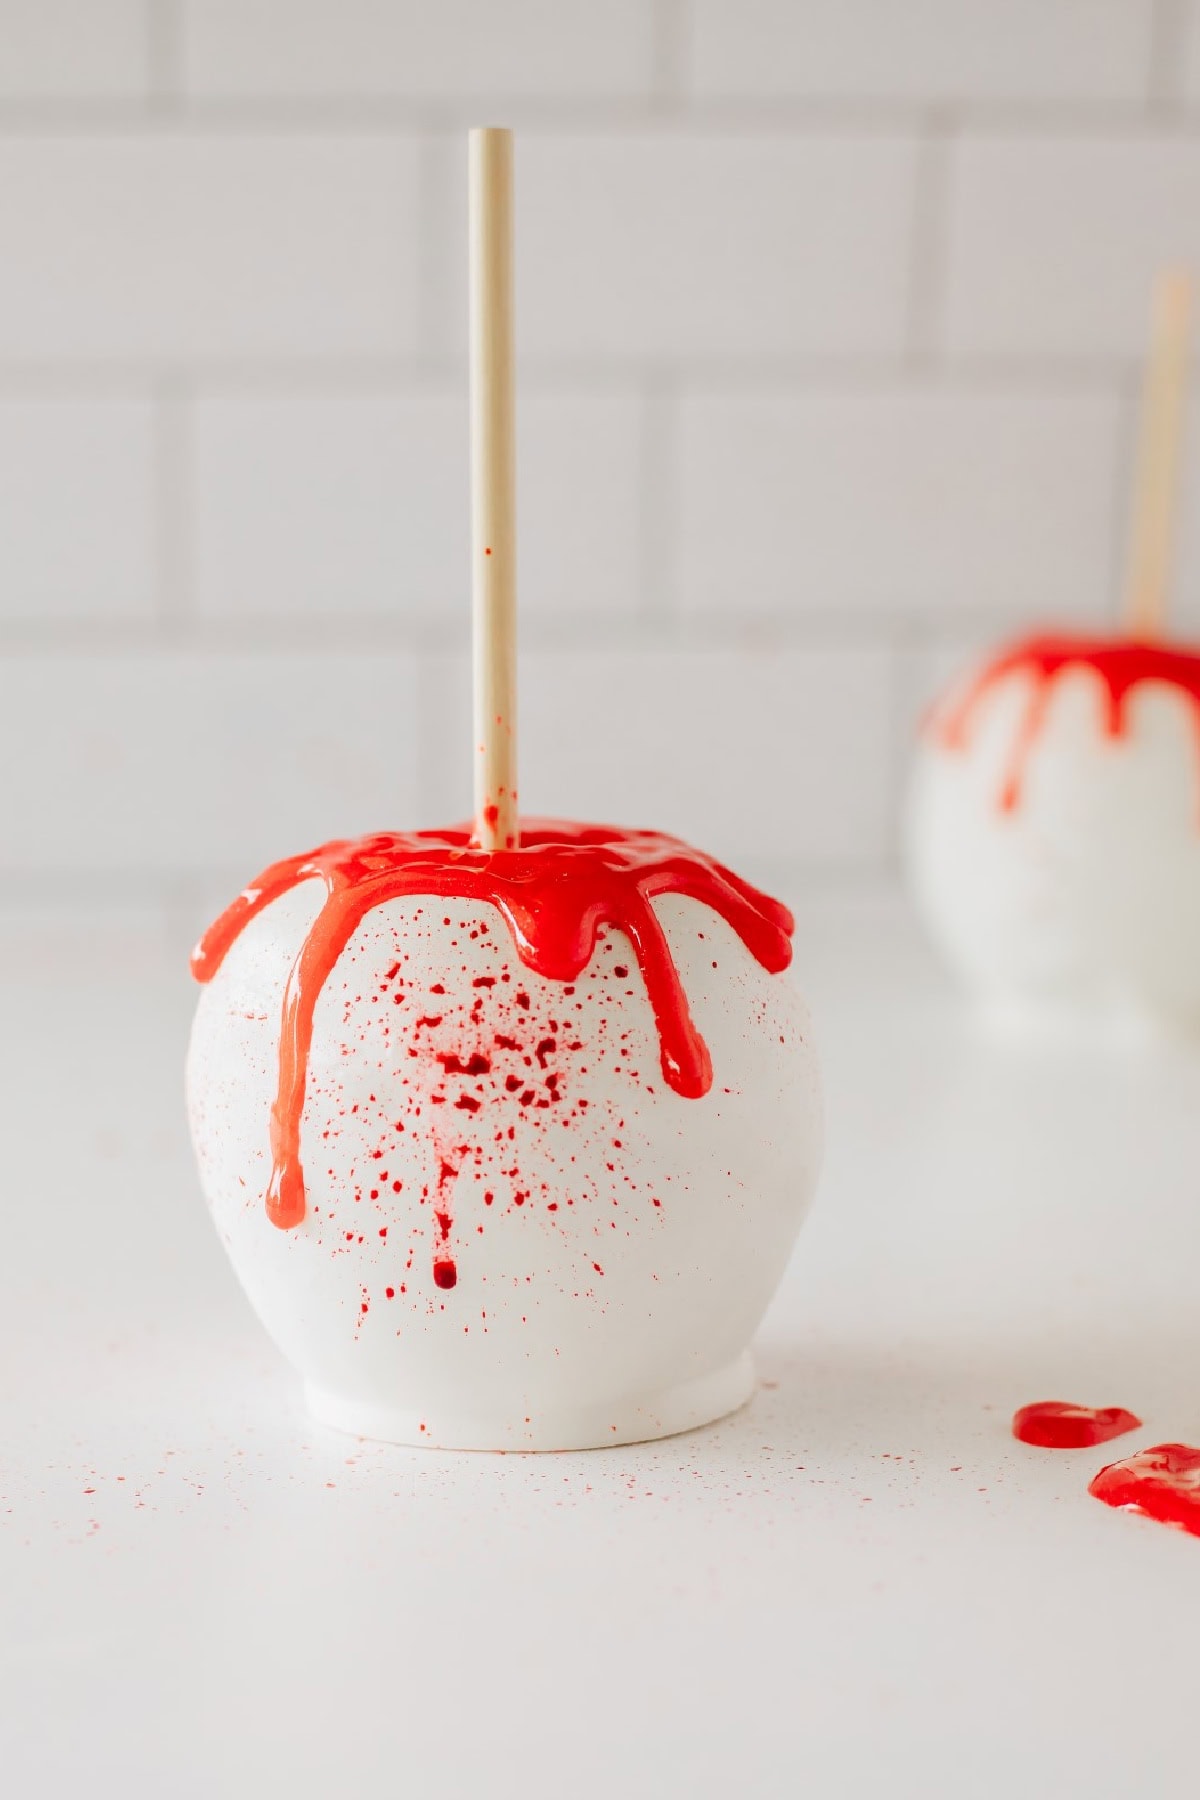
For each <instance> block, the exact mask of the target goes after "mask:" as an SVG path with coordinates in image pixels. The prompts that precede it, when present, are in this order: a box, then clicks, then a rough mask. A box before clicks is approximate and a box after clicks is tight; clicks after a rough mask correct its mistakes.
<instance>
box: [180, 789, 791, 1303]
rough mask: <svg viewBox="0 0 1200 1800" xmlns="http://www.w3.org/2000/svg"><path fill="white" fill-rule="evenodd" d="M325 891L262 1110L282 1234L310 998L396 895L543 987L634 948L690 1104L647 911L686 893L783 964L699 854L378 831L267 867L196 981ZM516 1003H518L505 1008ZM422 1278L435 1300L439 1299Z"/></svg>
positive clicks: (682, 1043)
mask: <svg viewBox="0 0 1200 1800" xmlns="http://www.w3.org/2000/svg"><path fill="white" fill-rule="evenodd" d="M313 880H316V881H322V882H324V884H325V890H326V899H325V904H324V906H323V907H322V909H321V911H320V913H319V914H318V916H317V918H316V920H315V922H314V924H313V925H312V927H311V929H310V930H309V933H308V936H307V937H306V938H305V940H304V944H303V946H302V947H301V950H300V954H299V956H298V957H297V958H296V961H295V964H294V966H293V968H292V972H291V974H290V975H289V977H288V983H287V988H286V990H285V993H284V999H283V1017H282V1021H281V1025H280V1036H279V1087H278V1092H277V1095H276V1099H275V1103H274V1105H273V1106H272V1108H271V1153H272V1171H271V1179H270V1184H269V1186H268V1189H267V1195H266V1205H267V1216H268V1217H269V1218H270V1220H271V1221H272V1223H273V1224H275V1225H278V1226H279V1227H280V1228H281V1229H283V1230H290V1229H291V1228H292V1227H294V1226H296V1225H299V1224H300V1223H301V1221H302V1220H303V1218H304V1213H305V1199H304V1174H303V1170H302V1168H301V1163H300V1120H301V1116H302V1114H303V1111H304V1090H305V1083H306V1081H307V1075H308V1055H309V1049H310V1047H311V1043H312V1028H313V1016H314V1013H315V1011H316V1005H317V1000H318V998H319V997H320V993H321V990H322V988H323V987H324V985H325V983H326V981H327V980H328V979H329V977H330V975H331V974H332V972H333V969H334V967H335V965H336V963H337V960H338V958H339V957H340V956H341V954H342V952H343V950H344V949H345V948H346V946H347V944H348V943H349V942H350V939H351V938H352V937H353V935H354V933H355V931H356V930H357V929H358V927H359V925H360V924H361V923H362V921H363V919H364V918H365V917H366V916H367V914H368V913H370V912H371V911H373V910H374V908H375V907H377V906H382V905H384V904H385V903H386V902H387V901H389V900H395V899H397V898H399V897H401V896H406V895H426V894H428V895H434V894H436V895H439V896H442V897H443V898H446V899H456V900H474V901H485V902H487V903H488V904H489V905H491V906H494V907H495V908H496V909H497V911H498V912H499V913H500V915H501V917H502V918H503V919H504V921H505V923H506V925H507V926H508V928H509V931H510V932H511V933H512V939H513V943H514V946H515V948H516V952H517V955H518V956H519V957H520V958H521V961H522V962H523V963H525V965H526V966H527V967H528V968H530V969H533V970H534V971H536V973H537V974H539V975H541V976H543V977H545V978H546V979H547V980H550V981H562V982H572V981H574V980H576V979H577V977H578V976H579V975H581V974H582V973H583V970H584V969H585V968H586V967H587V964H588V963H589V961H590V960H591V957H592V953H593V951H594V950H595V948H596V940H597V937H598V935H599V933H600V930H601V928H602V927H603V926H612V927H613V928H615V929H616V930H619V931H622V932H624V933H625V935H626V936H627V937H628V938H629V940H630V942H631V943H632V945H633V948H634V953H635V955H636V956H637V960H638V966H639V968H640V970H641V975H642V980H643V982H644V983H645V988H646V994H647V997H648V999H649V1001H650V1005H651V1008H652V1009H653V1012H654V1018H655V1022H656V1024H657V1027H658V1035H659V1045H660V1052H661V1060H662V1070H663V1076H664V1078H665V1080H666V1082H667V1084H668V1085H669V1086H670V1087H672V1088H673V1089H674V1090H675V1092H676V1093H678V1094H682V1095H684V1096H685V1097H686V1098H688V1099H698V1098H700V1096H701V1095H703V1094H706V1093H707V1092H708V1090H709V1088H710V1087H711V1085H712V1065H711V1062H710V1060H709V1055H708V1049H707V1046H706V1045H705V1042H704V1039H703V1038H702V1037H701V1036H700V1033H699V1032H698V1031H697V1030H696V1027H695V1025H694V1024H693V1023H692V1018H691V1014H690V1013H689V1011H688V1004H687V997H686V995H685V994H684V992H683V987H682V984H681V982H680V980H679V973H678V971H677V969H676V967H675V964H674V961H673V959H672V956H671V950H670V946H669V944H668V943H667V939H666V936H665V934H664V932H663V929H662V926H661V925H660V924H659V922H658V919H657V917H656V916H655V913H654V909H653V907H652V905H651V901H652V900H653V899H654V898H655V896H657V895H659V894H685V895H688V896H689V897H690V898H691V899H694V900H698V901H699V902H701V904H703V905H704V906H707V907H710V908H711V909H712V910H713V911H714V912H716V913H719V914H720V915H721V917H722V918H723V919H725V920H726V921H727V923H728V924H729V925H730V926H732V928H733V929H734V931H736V932H737V934H738V936H739V937H740V938H741V940H742V942H743V943H744V944H745V946H746V949H747V950H748V951H749V952H750V954H751V955H752V956H753V957H755V958H756V960H757V961H758V962H759V963H760V964H761V966H762V967H763V968H764V969H766V970H768V971H769V972H770V973H772V974H775V973H778V972H779V971H780V970H782V969H786V968H787V966H788V964H789V963H790V961H791V956H792V949H791V934H792V929H793V923H792V916H791V914H790V913H789V911H788V909H787V908H786V907H785V906H782V905H781V904H780V903H779V902H778V901H777V900H771V899H769V898H768V897H767V895H765V894H762V893H760V892H759V891H758V889H757V888H753V887H751V886H750V885H749V883H748V882H745V881H742V880H741V879H740V878H739V877H738V876H737V875H734V874H733V873H732V872H731V871H730V870H729V869H726V868H724V867H723V866H722V865H721V864H720V863H718V862H714V860H713V859H712V857H709V856H705V855H704V854H703V852H702V851H699V850H693V849H692V848H691V847H690V845H688V844H684V843H682V842H681V841H680V840H679V839H678V838H672V837H665V836H664V835H663V834H662V833H660V832H655V831H624V830H622V829H620V828H619V827H617V826H610V825H580V824H576V823H574V822H568V821H565V820H545V819H543V820H532V821H530V822H529V823H528V824H526V825H523V826H522V832H521V842H520V845H519V847H517V848H515V849H509V850H501V851H487V850H482V849H480V848H479V847H478V846H477V845H476V844H473V843H472V841H471V833H470V829H469V828H468V827H466V826H461V827H456V828H451V829H449V830H445V831H413V832H379V833H377V834H376V835H375V836H372V837H364V838H356V839H353V840H348V841H340V840H339V841H337V842H335V843H330V844H325V845H323V846H322V847H321V848H320V849H317V850H311V851H309V852H308V853H307V854H306V855H304V856H293V857H289V858H287V859H286V860H285V861H284V862H278V863H274V864H272V866H271V867H270V868H269V869H267V870H265V871H264V872H263V874H261V875H260V876H259V877H258V879H257V880H256V881H254V882H253V883H252V884H251V885H250V886H249V887H248V888H246V889H245V891H244V892H243V893H242V894H240V895H239V897H238V898H237V899H236V900H235V901H234V902H233V905H232V906H230V907H229V908H228V909H227V911H225V912H224V913H222V915H221V917H220V918H219V919H218V920H217V921H216V923H215V924H214V925H212V926H211V927H210V928H209V930H208V931H207V932H206V933H205V935H204V936H203V938H201V940H200V943H199V945H198V946H197V948H196V950H195V951H194V952H193V955H192V973H193V974H194V975H195V977H196V979H197V981H211V980H212V978H213V976H214V975H215V974H216V972H217V970H218V969H219V968H220V966H221V963H222V961H223V960H224V958H225V956H226V955H227V954H228V951H229V949H230V946H231V945H232V944H233V943H234V942H235V941H236V939H237V937H238V936H239V934H240V933H241V932H242V931H243V930H244V928H245V927H246V926H247V925H248V924H249V922H250V920H251V919H253V918H255V917H256V916H257V915H258V914H259V913H260V912H262V911H263V909H264V907H267V906H269V905H270V904H271V902H272V901H273V900H277V899H279V897H280V896H281V895H282V894H286V893H288V892H289V891H290V890H291V889H292V888H294V887H296V886H297V885H298V884H299V883H300V882H302V881H313ZM518 999H520V996H519V995H518ZM444 1272H445V1273H446V1274H448V1276H449V1278H448V1279H443V1278H442V1277H440V1276H439V1275H438V1274H437V1270H436V1269H435V1272H434V1278H435V1280H437V1282H438V1285H439V1287H452V1286H453V1285H454V1280H455V1279H456V1276H455V1274H454V1265H453V1263H448V1264H446V1265H445V1271H444Z"/></svg>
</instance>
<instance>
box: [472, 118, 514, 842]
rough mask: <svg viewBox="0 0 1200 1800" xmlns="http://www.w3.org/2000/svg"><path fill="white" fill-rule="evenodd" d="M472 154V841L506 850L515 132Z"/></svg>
mask: <svg viewBox="0 0 1200 1800" xmlns="http://www.w3.org/2000/svg"><path fill="white" fill-rule="evenodd" d="M468 160H469V170H470V181H469V188H470V242H471V607H472V624H473V631H474V640H473V643H474V651H473V666H474V686H475V838H476V841H477V842H478V843H479V845H480V846H481V847H482V848H483V849H485V850H512V849H515V848H516V847H517V845H518V844H519V843H520V841H521V840H520V825H519V823H518V819H517V546H516V439H515V428H514V422H515V406H514V399H515V393H514V390H515V382H514V376H513V250H512V132H511V131H498V130H494V129H488V130H482V131H472V133H471V136H470V145H469V152H468Z"/></svg>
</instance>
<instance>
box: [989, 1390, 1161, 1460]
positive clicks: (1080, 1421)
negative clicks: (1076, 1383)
mask: <svg viewBox="0 0 1200 1800" xmlns="http://www.w3.org/2000/svg"><path fill="white" fill-rule="evenodd" d="M1141 1422H1142V1421H1141V1420H1140V1419H1139V1418H1138V1417H1137V1415H1136V1413H1131V1412H1126V1410H1125V1408H1124V1407H1123V1406H1073V1405H1072V1404H1071V1403H1070V1401H1068V1400H1036V1401H1035V1402H1034V1403H1033V1405H1032V1406H1023V1407H1021V1409H1020V1411H1019V1412H1015V1413H1014V1414H1013V1422H1012V1434H1013V1436H1014V1437H1015V1438H1017V1439H1018V1440H1019V1442H1020V1443H1022V1444H1036V1445H1037V1446H1038V1448H1039V1449H1041V1450H1088V1449H1090V1448H1092V1446H1094V1445H1096V1444H1106V1443H1107V1442H1108V1440H1109V1438H1115V1437H1121V1436H1122V1434H1123V1433H1124V1432H1126V1431H1136V1430H1137V1429H1138V1427H1139V1426H1140V1424H1141Z"/></svg>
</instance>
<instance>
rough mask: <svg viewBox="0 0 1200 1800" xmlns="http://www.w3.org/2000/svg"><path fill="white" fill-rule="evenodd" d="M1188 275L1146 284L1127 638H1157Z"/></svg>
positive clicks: (1183, 377) (1166, 573)
mask: <svg viewBox="0 0 1200 1800" xmlns="http://www.w3.org/2000/svg"><path fill="white" fill-rule="evenodd" d="M1192 288H1193V282H1192V278H1191V276H1190V275H1187V274H1184V273H1182V272H1181V271H1180V270H1177V269H1165V270H1163V272H1162V273H1161V274H1160V275H1159V277H1158V280H1157V281H1156V283H1155V287H1154V308H1153V317H1152V322H1151V334H1150V353H1149V357H1148V359H1147V363H1146V379H1145V386H1144V389H1143V394H1142V423H1141V432H1140V436H1139V440H1138V453H1137V466H1136V470H1135V478H1134V490H1133V531H1132V534H1131V542H1130V553H1129V589H1128V596H1127V600H1126V618H1127V623H1128V628H1129V634H1130V636H1131V637H1135V638H1157V637H1161V636H1162V633H1163V629H1164V627H1165V624H1166V616H1167V589H1168V586H1169V583H1170V574H1171V552H1172V548H1173V543H1174V536H1175V512H1176V501H1177V498H1178V491H1179V460H1180V458H1179V452H1180V448H1181V445H1182V440H1183V403H1184V393H1185V387H1186V382H1187V363H1188V348H1189V341H1190V338H1191V314H1192Z"/></svg>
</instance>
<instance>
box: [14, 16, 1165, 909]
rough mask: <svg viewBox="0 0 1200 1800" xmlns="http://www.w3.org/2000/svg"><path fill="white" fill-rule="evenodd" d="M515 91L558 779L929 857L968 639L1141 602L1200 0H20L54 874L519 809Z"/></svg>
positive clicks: (23, 244) (765, 834)
mask: <svg viewBox="0 0 1200 1800" xmlns="http://www.w3.org/2000/svg"><path fill="white" fill-rule="evenodd" d="M493 122H498V123H512V124H514V125H515V126H517V127H518V128H519V131H520V137H519V141H518V162H517V166H518V208H519V224H518V244H519V279H518V299H519V344H520V356H521V396H520V398H521V412H520V427H519V435H520V445H519V449H520V490H519V496H518V504H519V512H520V519H521V545H520V586H521V600H522V695H521V704H522V718H523V730H522V777H521V778H522V789H523V798H524V801H525V803H526V804H527V806H528V807H529V808H530V809H532V810H538V811H542V812H555V811H558V812H577V813H581V814H584V815H591V816H596V817H605V816H607V817H615V818H626V819H629V820H632V821H636V822H641V823H658V824H661V825H663V826H664V827H667V828H672V829H675V830H678V831H681V832H683V833H685V834H687V835H691V836H693V837H696V838H698V839H700V840H701V841H703V842H704V843H705V844H706V845H708V846H710V847H711V848H712V849H714V850H716V851H718V852H720V853H723V854H724V855H726V856H728V857H730V858H732V859H734V860H736V861H738V862H739V863H741V864H742V865H743V866H745V867H746V868H747V870H748V872H750V873H754V872H755V870H759V869H761V870H765V869H768V868H770V869H773V870H785V871H788V872H790V874H791V875H792V876H793V877H794V878H795V879H796V880H818V879H842V878H845V879H849V880H853V881H859V880H875V879H881V880H882V879H887V878H888V877H889V876H890V874H891V873H892V871H893V870H894V863H895V835H896V834H895V816H896V812H897V806H898V797H899V794H900V791H901V787H902V772H903V764H904V757H905V754H906V749H907V744H908V742H909V740H910V737H911V732H912V729H913V721H914V717H915V714H916V712H917V710H918V709H919V707H920V706H921V705H922V704H923V703H924V702H925V700H926V699H927V698H928V694H929V692H930V689H931V687H932V686H933V685H935V684H936V683H937V682H939V681H941V680H942V679H944V678H945V674H946V672H947V670H949V669H950V668H951V667H952V666H953V664H954V662H955V660H956V659H957V658H958V657H959V656H961V655H962V654H964V653H967V652H969V651H971V650H972V649H973V648H974V647H976V646H978V645H982V644H985V643H987V642H988V641H989V640H990V639H991V638H993V637H994V636H996V635H997V634H1004V633H1006V632H1011V631H1013V630H1018V629H1020V628H1021V627H1022V626H1023V625H1024V624H1025V623H1027V622H1032V621H1040V620H1043V619H1046V618H1052V617H1059V618H1063V619H1067V620H1073V621H1076V622H1081V623H1082V622H1085V621H1087V620H1089V619H1091V620H1095V621H1096V622H1097V623H1098V624H1101V623H1106V622H1111V621H1113V620H1115V619H1116V618H1117V616H1118V611H1119V607H1120V596H1121V586H1122V577H1123V565H1124V556H1125V510H1126V505H1127V487H1128V482H1129V472H1130V465H1131V459H1132V446H1133V438H1134V432H1135V428H1136V416H1137V396H1138V374H1139V369H1138V365H1139V358H1140V355H1141V351H1142V345H1143V340H1144V333H1145V321H1146V317H1147V312H1148V305H1149V291H1150V284H1151V281H1152V279H1153V276H1154V273H1155V271H1156V269H1157V267H1158V266H1159V265H1160V264H1162V263H1164V262H1168V261H1169V262H1183V263H1188V262H1191V263H1192V264H1193V265H1196V266H1200V0H603V3H602V0H440V3H439V4H438V5H436V6H435V5H431V4H429V3H428V0H391V3H390V4H384V3H382V0H0V271H2V272H3V279H0V752H2V753H3V755H4V764H5V767H6V768H7V770H8V772H9V776H8V780H7V781H6V783H5V789H4V797H3V801H2V802H0V807H2V818H3V829H2V831H0V904H9V905H22V906H25V905H28V904H29V903H30V896H31V895H32V896H34V898H35V899H36V898H37V897H39V896H41V897H44V900H45V903H46V904H47V905H50V904H56V905H60V904H63V903H64V900H63V897H64V896H71V903H72V904H73V903H74V897H75V896H77V895H78V894H79V893H82V892H86V891H89V884H91V888H93V889H94V890H95V891H96V892H97V893H99V894H101V895H104V896H107V897H108V898H109V899H110V900H111V897H112V896H113V895H114V894H118V895H119V894H121V893H126V894H127V895H128V896H129V897H130V899H131V900H133V899H135V898H136V900H137V901H138V903H139V904H142V903H144V902H146V900H147V899H148V898H149V899H151V900H154V899H155V898H156V897H157V902H158V903H160V904H162V905H167V904H170V905H173V906H175V907H176V908H177V909H182V910H183V911H185V912H186V911H189V910H190V909H193V908H194V907H195V906H196V905H197V903H198V902H197V896H201V895H202V896H204V897H205V898H207V897H208V896H209V894H210V893H214V894H215V893H217V892H219V891H220V890H221V888H222V886H223V885H224V884H237V883H238V882H240V881H241V880H242V879H244V878H245V877H247V876H248V875H250V874H251V873H253V871H254V869H255V868H256V867H257V866H258V865H259V864H260V863H262V862H264V861H266V860H268V859H269V858H271V857H273V856H274V855H276V854H278V853H280V852H282V851H286V850H289V849H294V848H297V847H299V846H302V845H303V844H305V843H307V842H309V841H315V840H316V839H318V838H320V837H321V836H323V835H327V834H329V833H333V832H346V831H353V830H356V829H359V828H367V827H370V826H372V825H381V824H403V823H409V822H414V823H430V822H433V821H434V820H436V819H437V818H439V817H442V818H444V817H446V816H447V815H458V816H461V815H462V814H463V813H464V812H465V810H466V808H467V804H468V799H469V727H468V723H467V717H468V714H467V687H468V669H467V623H468V609H469V599H468V575H469V561H468V541H467V532H468V451H467V438H466V430H467V406H466V380H465V285H464V284H465V147H464V141H463V134H464V132H465V129H466V127H467V126H468V125H470V124H472V123H493ZM1196 398H1197V410H1198V411H1200V387H1198V392H1197V396H1196ZM1176 610H1177V616H1178V618H1179V620H1180V623H1181V625H1182V626H1183V627H1184V628H1185V629H1190V630H1200V420H1198V421H1197V429H1196V431H1195V432H1194V434H1193V445H1192V449H1191V451H1190V453H1189V460H1188V468H1187V471H1186V478H1185V483H1184V521H1183V530H1182V544H1181V554H1180V559H1179V570H1178V580H1177V593H1176Z"/></svg>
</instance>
